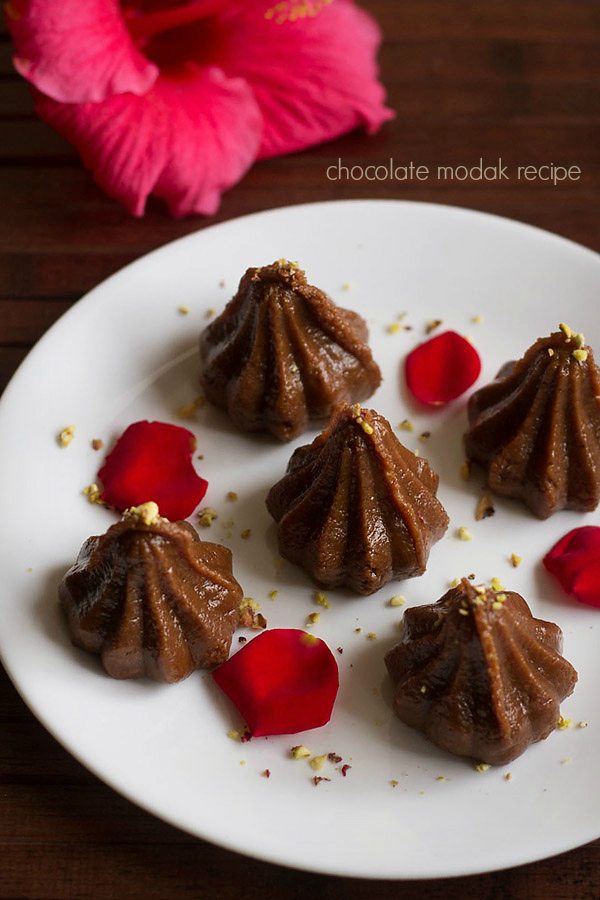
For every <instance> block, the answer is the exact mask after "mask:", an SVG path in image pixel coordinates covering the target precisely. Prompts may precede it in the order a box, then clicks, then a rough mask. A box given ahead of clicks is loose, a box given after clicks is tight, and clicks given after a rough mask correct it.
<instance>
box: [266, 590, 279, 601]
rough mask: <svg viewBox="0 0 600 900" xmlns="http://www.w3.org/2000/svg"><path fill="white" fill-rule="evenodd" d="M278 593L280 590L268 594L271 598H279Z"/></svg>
mask: <svg viewBox="0 0 600 900" xmlns="http://www.w3.org/2000/svg"><path fill="white" fill-rule="evenodd" d="M278 594H279V591H269V594H268V597H269V600H277V595H278Z"/></svg>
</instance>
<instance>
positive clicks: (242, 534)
mask: <svg viewBox="0 0 600 900" xmlns="http://www.w3.org/2000/svg"><path fill="white" fill-rule="evenodd" d="M251 534H252V532H251V530H250V529H249V528H244V530H243V531H241V532H240V537H241V538H242V540H244V541H247V540H248V538H249V537H250V535H251Z"/></svg>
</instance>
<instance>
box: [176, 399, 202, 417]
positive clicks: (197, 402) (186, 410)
mask: <svg viewBox="0 0 600 900" xmlns="http://www.w3.org/2000/svg"><path fill="white" fill-rule="evenodd" d="M204 403H205V400H204V397H202V396H200V397H196V398H195V399H194V400H191V401H190V402H189V403H184V404H182V405H181V406H179V407H177V416H178V418H180V419H191V418H192V416H193V415H194V414H195V412H196V410H197V409H200V407H201V406H204Z"/></svg>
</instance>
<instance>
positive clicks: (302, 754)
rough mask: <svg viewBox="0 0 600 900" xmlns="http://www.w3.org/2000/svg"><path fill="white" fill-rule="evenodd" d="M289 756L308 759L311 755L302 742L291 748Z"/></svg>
mask: <svg viewBox="0 0 600 900" xmlns="http://www.w3.org/2000/svg"><path fill="white" fill-rule="evenodd" d="M290 756H291V757H292V758H293V759H308V757H309V756H312V753H311V751H310V750H309V749H308V747H305V746H304V744H298V745H297V746H296V747H292V748H291V750H290Z"/></svg>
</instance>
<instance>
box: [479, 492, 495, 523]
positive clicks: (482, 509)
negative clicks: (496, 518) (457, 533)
mask: <svg viewBox="0 0 600 900" xmlns="http://www.w3.org/2000/svg"><path fill="white" fill-rule="evenodd" d="M495 512H496V509H495V507H494V504H493V503H492V500H491V498H490V497H488V495H487V494H484V495H483V497H481V499H480V500H479V502H478V504H477V506H476V508H475V519H476V521H477V522H480V521H481V520H482V519H488V518H489V517H490V516H493V515H494V513H495Z"/></svg>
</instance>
